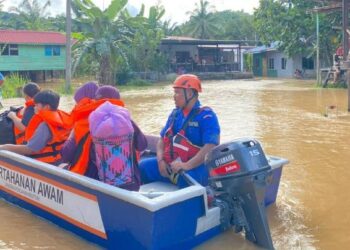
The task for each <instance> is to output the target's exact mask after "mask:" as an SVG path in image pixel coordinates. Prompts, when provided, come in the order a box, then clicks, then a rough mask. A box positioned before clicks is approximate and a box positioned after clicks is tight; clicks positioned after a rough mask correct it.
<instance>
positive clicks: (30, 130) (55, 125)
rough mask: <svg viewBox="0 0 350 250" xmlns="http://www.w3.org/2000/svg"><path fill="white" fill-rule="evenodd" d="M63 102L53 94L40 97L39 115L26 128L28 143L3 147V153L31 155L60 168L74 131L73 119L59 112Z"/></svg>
mask: <svg viewBox="0 0 350 250" xmlns="http://www.w3.org/2000/svg"><path fill="white" fill-rule="evenodd" d="M59 101H60V96H59V95H58V94H57V93H55V92H53V91H52V90H44V91H41V92H39V93H38V94H36V95H35V96H34V103H35V106H34V111H35V115H34V116H33V118H32V119H31V121H30V122H29V124H28V126H27V128H26V131H25V143H24V144H23V145H14V144H5V145H0V150H8V151H12V152H15V153H17V154H22V155H27V156H30V157H31V158H34V159H37V160H39V161H42V162H46V163H49V164H54V165H57V164H59V163H60V160H61V154H60V149H61V147H62V145H63V143H64V141H65V140H66V139H67V138H68V135H69V132H70V129H71V127H72V123H71V120H70V117H69V115H68V114H67V113H65V112H63V111H60V110H58V105H59Z"/></svg>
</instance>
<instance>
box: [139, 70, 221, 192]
mask: <svg viewBox="0 0 350 250" xmlns="http://www.w3.org/2000/svg"><path fill="white" fill-rule="evenodd" d="M173 88H174V101H175V106H176V108H175V109H174V110H173V111H172V112H171V114H170V115H169V118H168V121H167V123H166V125H165V127H164V128H163V129H162V131H161V133H160V136H161V139H160V140H159V142H158V145H157V158H154V159H152V158H151V159H146V160H144V161H141V163H140V169H141V176H142V179H143V181H144V182H145V183H149V182H153V181H168V182H169V181H171V182H173V183H174V184H176V185H178V186H179V187H185V186H186V181H185V180H184V178H183V177H182V175H179V174H178V173H179V172H182V171H185V172H186V173H188V174H189V175H190V176H191V177H192V178H194V179H195V180H196V181H197V182H199V183H200V184H202V185H203V186H206V185H207V184H208V170H207V169H206V167H205V166H204V157H205V155H206V154H207V153H208V152H209V151H210V150H211V149H212V148H213V147H215V146H216V145H218V144H219V140H220V126H219V122H218V119H217V117H216V114H215V113H214V112H213V110H212V109H210V108H209V107H201V104H200V102H199V100H198V93H199V92H202V87H201V81H200V79H199V78H198V77H197V76H196V75H191V74H185V75H181V76H179V77H178V78H176V80H175V81H174V83H173Z"/></svg>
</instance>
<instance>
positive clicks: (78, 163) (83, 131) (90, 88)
mask: <svg viewBox="0 0 350 250" xmlns="http://www.w3.org/2000/svg"><path fill="white" fill-rule="evenodd" d="M97 89H98V85H97V84H96V83H94V82H87V83H85V84H84V85H83V86H81V87H80V88H79V89H78V90H77V91H76V92H75V94H74V100H75V102H76V105H75V106H74V108H73V110H72V112H71V118H72V121H73V124H74V125H73V129H72V131H71V133H70V135H69V138H68V140H67V141H66V142H65V143H64V145H63V147H62V149H61V155H62V162H63V163H66V164H65V165H64V166H65V167H66V168H69V169H70V170H71V171H73V172H75V173H78V174H81V175H85V176H88V177H90V178H93V179H98V175H97V168H96V163H95V152H94V151H93V150H91V137H90V133H89V121H88V117H89V115H90V113H91V112H92V111H94V110H95V109H96V103H95V102H94V97H95V93H96V90H97ZM66 165H68V166H66Z"/></svg>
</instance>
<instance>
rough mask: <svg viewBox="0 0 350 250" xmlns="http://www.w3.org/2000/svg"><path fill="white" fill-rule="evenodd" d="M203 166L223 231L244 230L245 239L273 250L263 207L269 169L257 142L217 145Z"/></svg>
mask: <svg viewBox="0 0 350 250" xmlns="http://www.w3.org/2000/svg"><path fill="white" fill-rule="evenodd" d="M205 164H206V166H207V167H208V169H209V173H210V177H209V183H210V186H211V187H212V188H213V189H214V196H215V199H214V203H213V205H216V206H218V207H220V209H221V213H220V214H221V226H222V227H223V229H228V228H230V227H234V229H235V232H237V233H238V232H241V231H242V230H243V229H244V231H245V237H246V239H248V240H250V241H252V242H254V243H256V244H257V245H259V246H261V247H264V248H267V249H273V243H272V239H271V234H270V229H269V225H268V221H267V217H266V212H265V205H264V197H265V190H266V186H267V184H268V180H269V179H270V178H269V177H270V176H271V167H270V166H269V164H268V162H267V159H266V157H265V154H264V152H263V150H262V148H261V146H260V144H259V142H258V141H256V140H254V139H249V138H243V139H238V140H234V141H232V142H229V143H225V144H221V145H219V146H216V147H215V148H214V149H213V150H212V151H210V152H209V153H208V154H207V156H206V159H205Z"/></svg>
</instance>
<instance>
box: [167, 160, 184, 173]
mask: <svg viewBox="0 0 350 250" xmlns="http://www.w3.org/2000/svg"><path fill="white" fill-rule="evenodd" d="M170 167H171V170H172V171H173V172H174V173H178V172H179V171H180V170H187V164H186V162H182V161H179V160H175V161H173V162H172V163H170Z"/></svg>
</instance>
